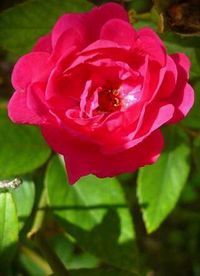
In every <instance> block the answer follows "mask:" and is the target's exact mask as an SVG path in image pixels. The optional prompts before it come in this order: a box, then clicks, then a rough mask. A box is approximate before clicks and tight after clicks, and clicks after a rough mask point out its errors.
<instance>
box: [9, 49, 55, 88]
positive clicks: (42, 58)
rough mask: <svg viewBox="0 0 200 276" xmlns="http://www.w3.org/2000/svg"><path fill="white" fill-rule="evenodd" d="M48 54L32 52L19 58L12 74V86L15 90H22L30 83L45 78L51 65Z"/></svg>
mask: <svg viewBox="0 0 200 276" xmlns="http://www.w3.org/2000/svg"><path fill="white" fill-rule="evenodd" d="M49 56H50V55H49V54H48V53H45V52H32V53H29V54H27V55H24V56H23V57H21V58H20V59H19V60H18V62H17V63H16V65H15V67H14V70H13V73H12V84H13V86H14V88H15V89H17V90H18V89H19V90H20V89H24V88H26V87H27V86H28V85H29V84H30V83H32V82H36V81H39V80H40V79H42V80H44V79H45V78H47V76H48V74H49V72H50V69H51V65H50V64H49V61H48V58H49Z"/></svg>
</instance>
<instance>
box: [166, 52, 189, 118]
mask: <svg viewBox="0 0 200 276" xmlns="http://www.w3.org/2000/svg"><path fill="white" fill-rule="evenodd" d="M171 57H172V59H173V60H174V62H175V63H176V66H177V71H178V77H177V85H176V87H175V89H174V93H173V94H172V98H171V99H170V101H171V102H172V103H173V104H174V106H175V113H174V117H173V119H172V120H171V121H170V123H176V122H178V121H179V120H181V119H183V118H184V117H185V116H186V115H187V113H188V112H189V111H190V109H191V108H192V106H193V104H194V91H193V88H192V87H191V86H190V85H189V84H188V83H187V80H188V75H189V68H190V62H189V59H188V58H187V56H186V55H184V54H182V53H179V54H175V55H171Z"/></svg>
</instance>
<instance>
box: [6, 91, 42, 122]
mask: <svg viewBox="0 0 200 276" xmlns="http://www.w3.org/2000/svg"><path fill="white" fill-rule="evenodd" d="M8 116H9V118H10V119H11V120H12V121H13V122H15V123H19V124H30V125H41V124H42V123H43V122H44V120H43V118H41V117H40V116H38V115H37V114H36V113H35V112H34V111H33V110H31V109H29V108H28V107H27V97H26V93H25V92H23V91H16V92H15V93H14V94H13V96H12V98H11V99H10V101H9V104H8Z"/></svg>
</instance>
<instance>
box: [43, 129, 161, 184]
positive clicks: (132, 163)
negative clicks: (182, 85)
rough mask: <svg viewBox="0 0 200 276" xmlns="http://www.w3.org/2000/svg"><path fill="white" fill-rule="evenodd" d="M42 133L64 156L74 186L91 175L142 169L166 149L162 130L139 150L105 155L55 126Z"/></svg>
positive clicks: (134, 149)
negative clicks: (163, 148) (79, 180)
mask: <svg viewBox="0 0 200 276" xmlns="http://www.w3.org/2000/svg"><path fill="white" fill-rule="evenodd" d="M42 133H43V135H44V137H45V139H46V141H47V143H48V144H49V145H50V146H51V147H52V148H53V149H54V150H55V151H56V152H59V153H61V154H63V155H64V157H65V162H66V169H67V172H68V177H69V181H70V183H71V184H73V183H75V182H76V181H77V180H78V179H79V178H80V177H81V176H84V175H88V174H94V175H96V176H98V177H112V176H115V175H117V174H120V173H126V172H133V171H135V170H136V169H138V168H139V167H141V166H144V165H147V164H152V163H154V162H155V161H156V160H157V159H158V157H159V154H160V152H161V150H162V147H163V137H162V134H161V133H160V131H156V132H154V133H152V134H151V135H150V136H149V137H147V138H146V139H145V140H144V141H143V142H142V143H140V144H139V145H138V146H136V147H133V148H130V149H128V150H125V151H123V152H121V153H119V154H111V155H108V154H103V153H102V152H101V151H100V149H99V147H98V146H97V145H95V144H92V143H87V142H86V141H84V140H81V139H78V138H76V137H72V136H70V134H68V133H66V132H65V131H64V130H61V128H57V127H55V126H54V127H53V126H47V125H46V126H42Z"/></svg>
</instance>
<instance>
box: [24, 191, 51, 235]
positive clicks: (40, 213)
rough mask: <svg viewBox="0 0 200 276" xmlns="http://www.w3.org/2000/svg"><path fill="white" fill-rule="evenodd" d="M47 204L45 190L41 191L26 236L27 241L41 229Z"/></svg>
mask: <svg viewBox="0 0 200 276" xmlns="http://www.w3.org/2000/svg"><path fill="white" fill-rule="evenodd" d="M46 204H47V195H46V190H45V188H44V189H43V191H42V194H41V197H40V201H39V204H38V209H37V212H36V215H35V219H34V222H33V225H32V228H31V230H30V231H29V232H28V234H27V238H28V239H30V240H31V239H33V237H34V236H35V234H36V233H37V232H38V231H39V230H40V229H41V228H42V224H43V221H44V216H45V208H44V207H46Z"/></svg>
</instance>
